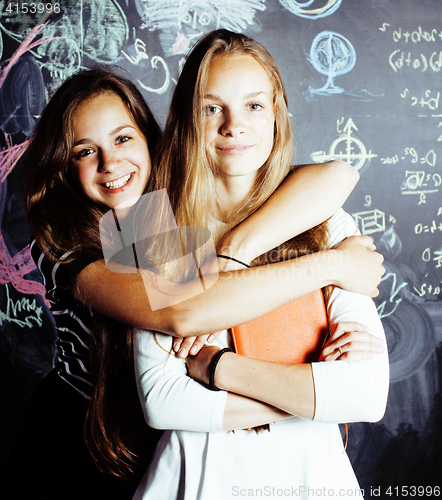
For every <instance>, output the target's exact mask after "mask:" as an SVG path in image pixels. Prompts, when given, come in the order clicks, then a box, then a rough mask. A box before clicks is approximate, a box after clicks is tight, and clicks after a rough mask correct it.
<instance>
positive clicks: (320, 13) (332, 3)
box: [279, 0, 342, 19]
mask: <svg viewBox="0 0 442 500" xmlns="http://www.w3.org/2000/svg"><path fill="white" fill-rule="evenodd" d="M315 1H316V4H315V8H312V9H309V7H310V6H311V5H313V4H314V3H315ZM279 2H280V4H281V5H283V6H284V7H285V8H286V9H287V10H289V11H290V12H291V13H292V14H295V15H296V16H299V17H307V18H308V19H320V18H321V17H326V16H330V15H331V14H333V12H335V11H336V10H337V9H338V8H339V6H340V5H341V2H342V0H327V2H326V4H325V5H323V6H322V7H319V6H318V5H319V4H320V3H321V2H319V1H317V0H307V1H306V2H297V1H296V0H279ZM322 3H323V2H322Z"/></svg>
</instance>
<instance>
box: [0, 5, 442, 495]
mask: <svg viewBox="0 0 442 500" xmlns="http://www.w3.org/2000/svg"><path fill="white" fill-rule="evenodd" d="M0 5H1V14H0V28H1V30H0V57H1V73H0V103H1V108H0V129H1V136H0V140H1V146H2V150H1V161H0V216H1V219H0V220H1V233H0V375H1V377H0V380H1V384H0V387H1V394H0V397H1V401H2V405H1V431H0V432H1V433H2V442H4V443H5V448H4V449H5V450H7V447H8V444H9V439H10V435H11V433H12V431H13V429H14V422H15V418H16V416H17V414H18V412H19V410H20V408H21V406H22V405H23V403H24V401H25V400H26V398H27V397H28V396H29V394H30V392H31V391H32V389H33V388H34V387H35V385H36V383H37V382H38V381H39V379H40V378H41V377H42V376H43V375H44V374H46V373H47V372H48V371H49V370H50V369H51V367H52V366H53V363H54V359H55V355H56V353H55V348H54V342H55V333H54V329H53V322H52V319H51V314H50V311H49V310H48V309H47V307H46V304H45V301H44V298H43V297H44V291H43V290H44V288H43V285H42V284H41V281H40V278H39V275H38V273H37V272H36V271H35V268H34V266H33V264H32V261H31V259H30V254H29V247H28V242H29V238H30V233H29V229H28V227H27V224H26V220H25V216H24V210H23V204H22V201H21V195H20V190H19V187H18V181H17V179H18V171H19V168H20V157H21V155H22V153H23V152H24V150H25V148H26V139H27V137H28V136H29V134H30V133H31V131H32V128H33V126H34V123H35V121H36V118H37V117H38V115H39V113H40V112H41V110H42V108H43V107H44V104H45V101H46V100H47V98H48V95H50V94H51V92H52V91H53V90H54V89H55V88H56V87H57V86H58V85H59V84H60V82H61V81H63V80H64V79H65V78H66V77H67V76H69V75H71V74H72V73H74V72H75V71H76V70H78V69H79V68H82V67H93V66H96V65H105V66H107V65H118V66H120V67H122V68H124V69H125V70H127V72H128V73H129V75H130V77H131V78H132V80H133V81H134V82H135V83H136V84H137V86H138V87H139V89H140V90H141V91H142V93H143V95H144V96H145V98H146V100H147V101H148V103H149V104H150V106H151V108H152V110H153V111H154V113H155V115H156V116H157V118H158V119H159V121H160V122H161V123H164V120H165V116H166V113H167V107H168V102H169V98H170V94H171V90H172V89H173V86H174V82H175V81H176V77H177V75H178V73H179V68H180V65H181V64H182V61H183V58H184V57H185V55H186V53H187V52H188V50H189V47H190V46H191V45H192V44H193V43H194V41H195V40H197V39H198V38H199V37H200V36H201V35H202V34H203V33H206V32H208V31H210V30H212V29H216V28H219V27H222V28H227V29H231V30H234V31H242V32H244V33H246V34H248V35H249V36H251V37H253V38H255V39H256V40H258V41H259V42H261V43H262V44H263V45H265V46H266V47H267V48H268V50H269V51H270V52H271V53H272V55H273V56H274V57H275V59H276V61H277V63H278V65H279V66H280V68H281V69H282V72H283V76H284V79H285V82H286V86H287V91H288V95H289V101H290V112H291V115H292V120H293V124H294V126H295V129H296V132H297V158H296V162H297V163H311V162H322V161H327V160H329V159H332V158H340V159H343V160H345V161H348V162H349V163H351V164H352V165H353V167H354V168H356V169H357V170H358V171H359V173H360V175H361V180H360V182H359V184H358V186H357V187H356V189H355V191H354V193H353V194H352V195H351V197H350V199H349V200H348V202H347V204H346V207H345V208H346V210H347V211H348V212H349V213H351V214H352V216H353V217H354V219H355V221H356V223H357V225H358V227H359V229H360V230H361V232H362V233H364V234H369V235H371V236H372V237H373V238H374V240H375V243H376V245H377V247H378V249H379V250H380V251H381V252H382V254H383V255H384V256H385V267H386V270H387V272H386V274H385V276H384V279H383V282H382V284H381V294H380V296H379V297H378V298H377V299H376V304H377V307H378V311H379V314H380V316H381V318H382V320H383V324H384V327H385V330H386V334H387V340H388V348H389V353H390V366H391V388H390V396H389V401H388V407H387V412H386V415H385V417H384V418H383V420H382V421H381V422H379V423H377V424H353V425H350V430H349V433H350V441H349V455H350V458H351V459H352V462H353V464H354V466H355V469H356V473H357V475H358V478H359V480H360V483H361V486H362V488H363V489H364V490H365V495H366V497H367V498H371V497H383V498H391V497H393V498H398V497H400V494H401V491H402V490H401V488H402V487H403V486H404V487H407V488H408V489H407V491H408V492H409V494H410V495H411V496H413V495H412V492H413V491H415V493H416V494H415V495H414V496H416V495H417V494H418V492H419V491H420V492H422V491H424V490H422V489H421V490H417V489H416V490H412V487H426V486H430V485H435V484H437V483H438V482H439V485H440V482H442V480H441V479H440V471H442V459H441V456H442V451H441V450H442V439H441V435H442V433H441V425H442V408H441V406H442V400H441V393H440V390H441V373H442V371H441V342H442V302H441V298H442V293H441V286H442V197H441V192H442V167H441V165H442V99H441V92H442V85H441V77H442V71H441V70H442V2H441V1H439V0H359V1H355V0H352V1H350V0H304V1H302V2H301V1H295V0H279V1H278V0H223V1H220V0H198V1H190V0H189V1H187V0H182V1H181V2H178V1H175V2H174V1H168V0H118V1H117V0H82V1H78V2H77V1H74V0H69V1H61V2H55V1H52V3H47V2H46V3H40V2H34V3H28V4H25V3H22V2H8V1H2V2H0ZM25 7H26V8H25ZM26 9H28V10H27V11H26ZM43 14H46V17H45V18H43ZM7 457H8V454H7V451H6V453H2V458H4V459H5V460H4V464H3V463H2V464H0V470H2V471H7ZM389 493H391V495H389ZM398 493H399V494H398ZM402 493H403V492H402ZM420 496H426V497H429V496H431V495H428V491H426V490H425V491H424V494H423V495H420Z"/></svg>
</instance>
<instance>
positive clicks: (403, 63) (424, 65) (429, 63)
mask: <svg viewBox="0 0 442 500" xmlns="http://www.w3.org/2000/svg"><path fill="white" fill-rule="evenodd" d="M388 62H389V64H390V67H391V68H392V69H393V71H394V72H395V73H399V71H400V70H403V69H407V68H409V69H412V70H415V71H417V72H420V73H424V72H426V71H427V70H429V71H433V72H434V73H439V71H440V70H441V68H442V51H439V52H433V53H432V54H431V55H428V54H427V55H425V54H423V53H420V54H417V55H416V54H413V55H412V53H411V52H408V53H407V52H405V51H401V50H400V49H396V50H395V51H393V52H392V53H391V54H390V56H389V58H388Z"/></svg>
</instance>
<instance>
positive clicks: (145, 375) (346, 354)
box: [134, 288, 388, 432]
mask: <svg viewBox="0 0 442 500" xmlns="http://www.w3.org/2000/svg"><path fill="white" fill-rule="evenodd" d="M328 310H329V317H330V319H331V323H332V326H334V327H336V328H338V329H339V327H338V326H337V325H342V324H344V323H345V322H355V321H356V322H360V323H363V324H364V325H366V326H367V329H362V330H363V331H362V332H360V333H362V335H363V336H362V339H364V338H365V339H368V340H367V342H365V348H366V347H367V345H368V344H372V348H369V351H371V355H369V356H365V357H364V356H363V357H362V360H361V361H357V360H358V359H360V358H358V356H357V355H356V356H354V355H353V354H354V353H355V352H358V349H359V347H358V345H357V342H358V340H356V345H352V342H353V340H352V338H351V335H352V334H348V333H346V332H345V330H344V331H343V332H339V331H338V332H337V333H336V332H335V334H334V335H333V337H332V339H331V341H330V342H329V344H328V345H327V346H326V347H325V349H324V352H323V359H326V360H327V362H318V363H312V364H300V365H283V364H278V363H269V362H262V361H256V360H252V359H248V358H245V357H243V356H239V355H237V354H235V353H226V354H224V355H223V356H222V357H221V359H220V361H219V363H218V366H217V369H216V373H215V384H216V385H217V387H219V388H220V389H223V390H224V391H225V392H224V391H222V392H212V391H209V390H208V389H206V388H205V387H204V386H203V385H201V384H199V383H198V382H197V381H196V380H198V381H200V382H202V383H203V384H204V383H207V380H208V371H209V369H210V366H211V360H212V358H213V355H214V353H215V352H217V351H218V350H219V349H220V348H221V346H225V345H226V343H227V342H226V339H219V341H218V346H211V347H205V348H204V349H202V350H201V352H200V353H199V354H198V355H197V356H195V357H191V358H189V359H188V361H187V363H188V369H189V373H187V372H186V367H185V365H184V362H183V361H182V360H180V359H178V358H177V357H175V356H174V355H173V354H170V353H169V352H167V351H168V349H170V347H171V340H170V339H169V338H168V337H166V336H162V335H160V336H159V337H158V342H159V343H160V344H161V345H162V348H160V347H159V346H158V344H157V343H156V342H155V341H154V339H155V337H154V335H153V334H146V332H142V331H138V332H136V333H135V351H134V356H135V358H134V359H135V371H136V375H137V381H138V390H139V394H140V398H141V401H142V406H143V409H144V411H145V417H146V421H147V422H148V423H149V425H151V426H153V427H158V428H162V429H178V430H193V431H201V432H211V431H217V430H218V431H219V430H229V429H241V428H248V427H253V426H256V425H262V424H265V423H270V422H275V421H278V420H281V419H284V418H289V417H291V416H293V415H296V416H301V417H304V418H309V419H314V420H315V421H321V422H353V421H377V420H379V419H380V418H381V417H382V415H383V413H384V411H385V405H386V399H387V393H388V356H387V352H386V350H385V349H382V348H379V345H380V344H381V343H384V342H385V336H384V331H383V328H382V324H381V322H380V320H379V317H378V314H377V311H376V308H375V306H374V304H373V302H372V300H371V299H369V298H368V297H366V296H362V295H359V294H353V293H351V292H346V291H344V290H340V289H337V288H335V289H334V291H333V293H332V296H331V298H330V300H329V303H328ZM367 335H369V336H370V337H367ZM364 336H365V337H364ZM353 338H355V337H354V336H353ZM356 339H359V340H360V339H361V336H360V335H359V337H358V336H356ZM376 339H378V340H379V341H380V342H379V343H377V342H376ZM338 347H341V351H338ZM352 353H353V354H352ZM338 359H339V360H338ZM190 376H192V377H194V378H195V379H196V380H194V379H193V378H191V377H190ZM172 408H173V411H172ZM196 408H198V411H196ZM199 408H202V410H201V411H200V410H199Z"/></svg>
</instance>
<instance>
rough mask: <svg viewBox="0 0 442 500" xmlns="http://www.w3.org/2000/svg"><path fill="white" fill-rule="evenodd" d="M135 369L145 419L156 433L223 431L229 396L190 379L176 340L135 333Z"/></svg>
mask: <svg viewBox="0 0 442 500" xmlns="http://www.w3.org/2000/svg"><path fill="white" fill-rule="evenodd" d="M134 365H135V377H136V381H137V389H138V395H139V397H140V401H141V405H142V408H143V412H144V418H145V420H146V422H147V424H148V425H149V426H150V427H153V428H155V429H171V430H186V431H197V432H217V431H221V430H222V420H223V415H224V407H225V404H226V397H227V392H224V391H218V392H217V391H210V390H209V389H206V388H205V387H203V386H202V385H201V384H199V383H198V382H196V381H195V380H193V379H191V378H190V377H188V376H187V373H186V366H185V362H184V361H183V360H182V359H180V358H177V357H176V356H175V355H174V354H173V351H172V337H170V336H169V335H164V334H161V333H153V332H150V331H146V330H138V329H135V330H134Z"/></svg>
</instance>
